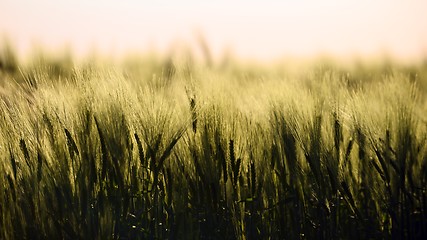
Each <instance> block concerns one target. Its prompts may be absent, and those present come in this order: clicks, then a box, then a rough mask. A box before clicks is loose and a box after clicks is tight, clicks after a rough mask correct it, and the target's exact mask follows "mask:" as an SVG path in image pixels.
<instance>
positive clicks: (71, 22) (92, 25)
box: [0, 0, 427, 60]
mask: <svg viewBox="0 0 427 240" xmlns="http://www.w3.org/2000/svg"><path fill="white" fill-rule="evenodd" d="M426 10H427V1H425V0H387V1H386V0H375V1H367V0H358V1H350V0H323V1H316V0H299V1H297V0H283V1H278V0H277V1H274V0H264V1H260V0H252V1H251V0H246V1H243V0H234V1H233V0H229V1H225V0H219V1H203V0H199V1H191V0H183V1H165V0H159V1H132V0H127V1H126V0H123V1H116V0H73V1H68V0H37V1H36V0H34V1H32V0H0V36H1V35H3V36H5V37H6V38H7V39H9V40H10V42H12V45H13V46H15V47H16V48H17V49H18V52H19V53H20V54H25V53H28V52H30V51H31V49H32V48H34V46H43V47H45V48H47V49H53V50H55V49H61V48H63V47H69V48H71V49H72V51H73V52H75V53H76V54H80V55H84V54H87V53H90V52H91V51H93V50H95V51H97V52H101V53H105V54H111V55H114V56H115V55H120V54H123V53H125V52H129V51H141V52H144V51H158V52H167V51H169V50H170V49H172V48H173V47H174V46H177V45H179V44H178V43H181V44H182V43H186V44H188V45H189V46H194V47H195V48H197V46H198V45H197V39H198V36H203V38H204V39H205V40H206V42H207V44H208V45H209V47H210V49H211V51H212V53H213V55H214V56H215V57H220V56H221V55H222V54H223V53H224V52H229V53H231V54H233V55H235V56H237V57H241V58H255V59H275V58H281V57H286V56H294V57H295V56H296V57H310V56H314V55H318V54H327V55H330V56H337V57H346V56H359V57H371V56H377V55H379V54H387V55H388V56H390V57H393V58H397V59H403V60H410V59H418V58H421V57H424V56H426V55H427V14H426V13H425V11H426Z"/></svg>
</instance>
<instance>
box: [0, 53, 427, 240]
mask: <svg viewBox="0 0 427 240" xmlns="http://www.w3.org/2000/svg"><path fill="white" fill-rule="evenodd" d="M9 51H11V50H9ZM7 56H9V57H8V58H5V57H3V59H2V60H1V62H0V82H1V85H0V86H1V87H0V158H1V160H0V172H1V177H0V186H1V189H0V229H1V230H0V239H422V238H424V237H426V236H427V188H426V186H427V144H426V143H427V142H426V141H427V115H426V110H427V104H426V96H427V95H426V94H427V65H426V64H425V63H424V64H419V65H414V66H402V65H398V64H392V63H387V64H377V65H373V64H365V65H364V64H359V65H355V67H351V68H350V67H344V66H341V65H338V64H335V63H331V62H317V63H315V64H307V65H304V66H302V67H300V68H298V71H292V74H291V73H290V71H288V70H289V69H291V67H290V68H286V67H285V66H282V65H279V64H278V65H274V66H268V67H266V66H261V65H256V64H245V63H241V62H238V61H229V62H227V63H226V64H213V63H210V64H206V63H198V62H197V61H189V60H188V59H187V60H182V59H181V60H176V59H172V58H164V59H163V58H160V57H153V56H148V57H146V58H139V59H128V60H127V61H123V62H120V63H119V64H118V63H114V64H113V63H111V62H108V61H98V60H97V59H95V58H94V59H91V60H88V61H86V62H82V63H79V64H76V63H74V62H73V59H71V58H67V57H64V58H63V59H59V60H58V59H56V60H52V59H50V58H49V57H47V56H44V55H42V54H41V55H40V56H38V57H34V58H33V59H32V61H31V62H29V63H25V64H24V63H21V62H18V61H17V60H16V59H14V58H13V57H11V56H13V54H9V55H7ZM292 69H294V68H292Z"/></svg>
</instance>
